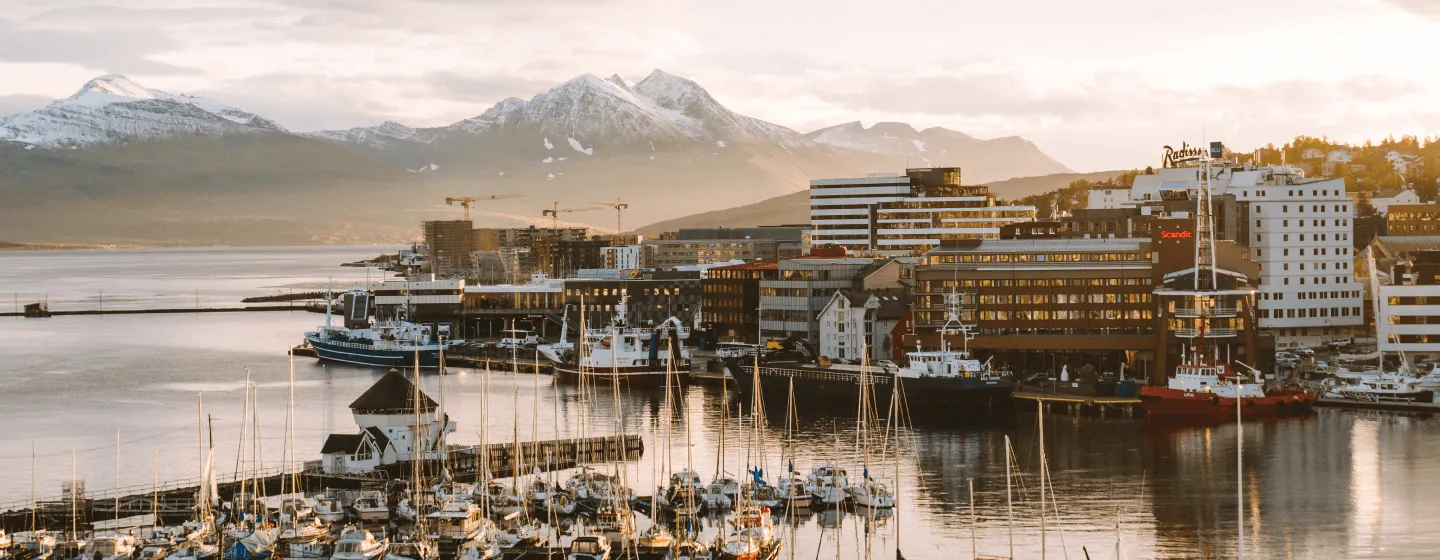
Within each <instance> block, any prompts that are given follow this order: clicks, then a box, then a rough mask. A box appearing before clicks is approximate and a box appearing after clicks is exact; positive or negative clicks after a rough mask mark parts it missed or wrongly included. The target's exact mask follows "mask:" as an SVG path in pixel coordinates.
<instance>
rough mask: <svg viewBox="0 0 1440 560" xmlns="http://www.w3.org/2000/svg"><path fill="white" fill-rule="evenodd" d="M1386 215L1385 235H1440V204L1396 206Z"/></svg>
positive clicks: (1392, 206)
mask: <svg viewBox="0 0 1440 560" xmlns="http://www.w3.org/2000/svg"><path fill="white" fill-rule="evenodd" d="M1389 210H1390V212H1389V213H1388V214H1386V215H1385V221H1386V224H1385V235H1389V236H1415V235H1440V204H1394V205H1391V206H1390V207H1389Z"/></svg>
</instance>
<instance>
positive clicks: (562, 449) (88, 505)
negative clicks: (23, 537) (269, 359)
mask: <svg viewBox="0 0 1440 560" xmlns="http://www.w3.org/2000/svg"><path fill="white" fill-rule="evenodd" d="M644 452H645V443H644V440H643V439H641V437H640V436H638V435H626V436H623V437H622V436H605V437H592V438H582V439H563V440H545V441H531V442H521V443H520V445H519V453H518V454H517V453H516V446H515V444H513V443H496V444H491V445H486V446H485V447H484V448H481V447H479V446H468V447H465V446H450V452H449V457H448V458H447V460H446V461H445V464H444V465H441V463H440V461H437V460H427V461H424V464H423V465H422V466H421V468H422V469H424V470H425V472H426V473H428V474H427V476H430V477H436V476H438V474H439V472H440V470H441V468H442V466H443V467H444V468H445V470H446V471H448V472H449V473H450V475H451V477H452V478H453V479H454V480H456V481H457V482H475V481H476V480H477V479H479V478H481V473H482V472H483V471H484V469H483V468H482V467H483V466H484V464H485V463H487V462H488V464H489V469H488V470H489V473H490V477H491V478H508V477H511V476H514V473H515V470H516V467H520V468H521V472H522V473H529V472H531V471H533V470H534V469H537V468H538V469H540V470H541V471H542V472H546V471H551V470H563V469H569V468H574V467H578V466H581V465H587V464H608V463H614V462H618V461H636V460H639V459H640V457H641V456H642V455H643V454H644ZM482 457H484V458H486V459H488V461H487V460H482ZM517 458H523V460H517ZM411 469H413V465H412V463H410V462H409V461H406V462H401V463H396V464H392V465H386V466H384V467H381V468H380V469H377V470H374V471H364V472H352V473H327V472H323V471H322V470H321V466H320V461H310V462H308V463H306V465H305V468H304V469H302V470H300V471H298V472H295V473H289V472H284V471H282V470H280V469H267V470H265V471H262V472H260V473H257V475H255V476H254V477H253V478H252V475H251V474H250V473H240V474H239V476H236V475H235V474H234V473H232V474H228V475H222V476H221V477H220V478H221V479H222V480H221V481H220V483H219V484H218V485H217V486H218V489H219V494H220V498H221V499H222V500H232V499H234V496H235V493H236V492H237V491H239V489H240V487H241V485H242V484H246V485H249V484H251V483H252V482H253V483H255V484H258V485H259V486H260V494H261V495H277V494H280V493H281V492H282V487H283V491H285V492H293V491H294V489H292V488H291V487H290V486H289V480H291V477H295V478H298V479H299V487H300V490H301V491H303V492H306V493H310V492H320V491H325V490H360V489H377V490H378V489H382V488H384V487H385V485H386V484H387V483H389V482H390V481H392V480H400V481H403V480H406V479H407V478H408V477H409V476H410V472H411ZM198 489H199V480H198V478H195V479H189V480H180V481H170V482H165V483H162V484H160V485H159V486H154V487H152V486H150V485H140V486H132V487H127V488H120V489H119V490H118V491H117V490H115V489H110V490H108V491H102V492H92V493H88V494H86V495H84V496H81V497H78V498H77V500H78V503H77V504H76V505H75V509H76V510H77V511H78V512H79V524H80V526H81V528H82V529H85V528H88V527H90V525H91V524H92V523H94V522H96V521H109V520H112V519H115V518H116V517H117V515H116V514H117V509H116V507H115V505H116V500H115V495H116V494H117V493H118V494H119V495H120V500H119V509H118V514H119V515H118V517H121V518H124V517H132V516H138V515H148V514H150V513H151V512H152V511H153V512H156V513H158V515H159V517H160V518H161V520H163V521H165V522H179V521H184V520H185V519H187V518H189V517H192V516H193V514H194V511H195V499H196V497H197V495H198ZM32 514H33V517H34V519H35V520H36V524H37V525H38V526H40V527H47V526H48V527H68V526H69V525H70V515H71V502H70V498H69V497H68V496H50V497H42V498H38V499H37V500H36V501H35V507H34V508H33V512H32V508H31V502H30V500H18V501H14V502H10V503H4V504H0V528H3V529H4V530H5V531H9V532H16V531H22V530H26V529H28V528H29V527H30V523H31V518H32Z"/></svg>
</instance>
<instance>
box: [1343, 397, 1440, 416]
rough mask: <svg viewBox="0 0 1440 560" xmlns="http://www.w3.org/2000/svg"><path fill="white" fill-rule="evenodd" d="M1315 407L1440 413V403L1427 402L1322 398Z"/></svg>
mask: <svg viewBox="0 0 1440 560" xmlns="http://www.w3.org/2000/svg"><path fill="white" fill-rule="evenodd" d="M1315 406H1328V407H1332V408H1358V409H1364V410H1388V411H1391V412H1423V413H1429V414H1437V413H1440V403H1427V402H1395V401H1357V400H1353V399H1337V398H1333V397H1320V398H1319V399H1316V400H1315Z"/></svg>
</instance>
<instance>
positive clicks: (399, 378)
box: [350, 369, 437, 414]
mask: <svg viewBox="0 0 1440 560" xmlns="http://www.w3.org/2000/svg"><path fill="white" fill-rule="evenodd" d="M420 398H421V399H422V400H421V401H420V406H421V407H423V408H424V409H425V410H434V409H435V408H436V407H437V405H436V404H435V401H434V400H431V399H430V396H429V395H426V394H425V393H424V392H421V393H420ZM350 410H355V411H360V410H364V411H372V412H378V413H381V414H397V413H404V414H413V413H414V412H415V385H414V384H412V383H410V380H409V379H406V378H405V376H404V375H401V374H400V372H399V371H398V370H395V369H391V370H390V371H389V372H387V373H386V374H385V375H384V376H383V377H381V378H380V380H379V381H376V382H375V384H374V385H371V386H370V388H369V389H366V390H365V392H364V393H362V394H361V395H360V398H358V399H355V402H352V403H350Z"/></svg>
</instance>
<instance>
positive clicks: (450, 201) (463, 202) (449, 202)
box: [445, 194, 525, 220]
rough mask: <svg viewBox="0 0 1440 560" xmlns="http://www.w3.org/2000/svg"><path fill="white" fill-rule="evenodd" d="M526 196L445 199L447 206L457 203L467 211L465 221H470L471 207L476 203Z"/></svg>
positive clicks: (505, 195)
mask: <svg viewBox="0 0 1440 560" xmlns="http://www.w3.org/2000/svg"><path fill="white" fill-rule="evenodd" d="M524 196H525V195H523V194H492V195H490V196H455V197H451V196H447V197H445V204H447V205H450V206H454V205H455V203H456V202H459V203H460V207H461V208H464V209H465V219H467V220H468V219H470V205H471V204H474V203H476V202H483V201H487V200H502V199H506V198H523V197H524Z"/></svg>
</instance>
